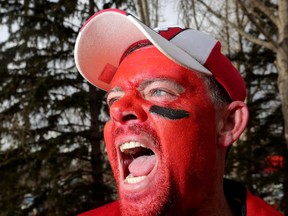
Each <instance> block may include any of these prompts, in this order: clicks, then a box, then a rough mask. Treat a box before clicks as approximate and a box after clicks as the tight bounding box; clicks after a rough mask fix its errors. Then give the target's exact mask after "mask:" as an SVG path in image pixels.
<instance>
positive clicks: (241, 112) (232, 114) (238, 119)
mask: <svg viewBox="0 0 288 216" xmlns="http://www.w3.org/2000/svg"><path fill="white" fill-rule="evenodd" d="M248 119H249V111H248V108H247V106H246V104H245V103H244V102H242V101H233V102H232V103H231V104H229V106H228V107H227V109H226V111H225V113H224V114H223V117H222V122H221V124H219V128H218V137H217V139H218V146H219V147H222V148H227V147H229V146H230V145H232V143H233V142H234V141H236V140H237V139H238V138H239V137H240V135H241V134H242V132H243V131H244V130H245V128H246V125H247V122H248Z"/></svg>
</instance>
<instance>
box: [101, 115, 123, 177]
mask: <svg viewBox="0 0 288 216" xmlns="http://www.w3.org/2000/svg"><path fill="white" fill-rule="evenodd" d="M112 125H113V124H112V122H111V120H110V121H108V122H107V123H106V124H105V127H104V140H105V145H106V150H107V154H108V158H109V162H110V165H111V168H112V170H113V172H114V175H115V177H116V176H118V173H119V171H118V168H117V167H118V166H117V163H118V161H117V152H116V149H115V148H114V144H113V143H114V138H113V137H114V136H113V132H112V131H113V129H112V127H113V126H112ZM116 180H117V179H116Z"/></svg>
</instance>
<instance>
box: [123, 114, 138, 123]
mask: <svg viewBox="0 0 288 216" xmlns="http://www.w3.org/2000/svg"><path fill="white" fill-rule="evenodd" d="M135 119H137V116H136V115H133V114H128V115H125V116H123V121H124V122H126V121H129V120H135Z"/></svg>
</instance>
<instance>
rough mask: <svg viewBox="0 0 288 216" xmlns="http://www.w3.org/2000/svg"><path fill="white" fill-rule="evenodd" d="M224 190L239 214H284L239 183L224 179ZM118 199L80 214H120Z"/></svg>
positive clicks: (255, 215)
mask: <svg viewBox="0 0 288 216" xmlns="http://www.w3.org/2000/svg"><path fill="white" fill-rule="evenodd" d="M224 191H225V195H226V198H227V200H228V202H229V203H230V204H231V205H232V206H233V207H234V208H235V209H236V211H237V215H239V216H283V215H282V214H281V213H280V212H277V211H276V210H275V209H274V208H272V207H271V206H270V205H268V204H267V203H266V202H264V201H263V200H262V199H260V198H259V197H257V196H254V195H252V194H251V193H250V192H249V191H248V190H247V189H245V188H244V186H242V185H241V184H239V183H236V182H233V181H230V180H224ZM120 215H121V213H120V206H119V202H118V201H114V202H112V203H109V204H106V205H104V206H101V207H99V208H96V209H93V210H91V211H88V212H85V213H82V214H80V215H79V216H120Z"/></svg>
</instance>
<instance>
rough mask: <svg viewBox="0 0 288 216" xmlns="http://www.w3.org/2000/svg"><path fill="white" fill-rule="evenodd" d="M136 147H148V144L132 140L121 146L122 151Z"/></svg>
mask: <svg viewBox="0 0 288 216" xmlns="http://www.w3.org/2000/svg"><path fill="white" fill-rule="evenodd" d="M136 147H144V148H147V147H146V146H144V145H143V144H141V143H140V142H135V141H130V142H125V143H123V144H122V145H121V146H120V151H121V152H124V151H125V150H127V149H133V148H136Z"/></svg>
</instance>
